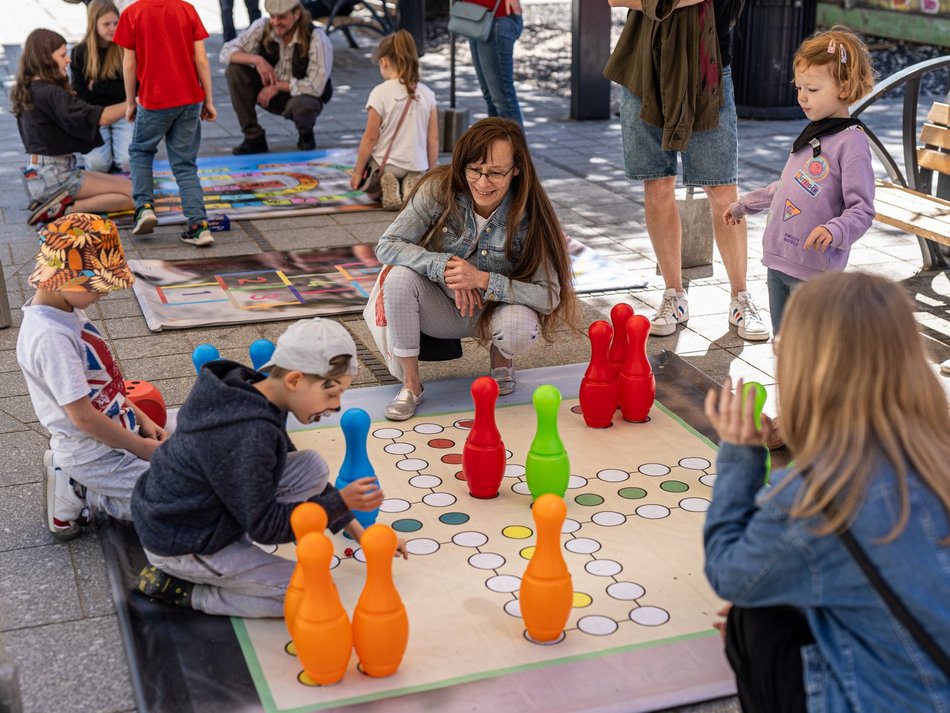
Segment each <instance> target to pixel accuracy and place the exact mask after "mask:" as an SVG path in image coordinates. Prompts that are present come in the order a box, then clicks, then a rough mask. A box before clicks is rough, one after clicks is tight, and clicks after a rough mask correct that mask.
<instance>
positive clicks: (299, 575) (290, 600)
mask: <svg viewBox="0 0 950 713" xmlns="http://www.w3.org/2000/svg"><path fill="white" fill-rule="evenodd" d="M290 529H292V530H293V531H294V537H295V538H296V539H297V542H300V541H301V540H302V539H303V536H304V535H309V534H310V533H311V532H320V533H322V532H323V531H324V530H326V529H327V511H326V510H324V509H323V508H322V507H320V506H319V505H317V504H316V503H311V502H306V503H300V505H298V506H297V507H295V508H294V511H293V512H292V513H290ZM303 585H304V581H303V567H301V566H300V562H298V563H297V566H296V567H294V573H293V574H292V575H291V576H290V584H289V585H288V586H287V593H286V594H285V595H284V624H285V625H286V626H287V631H288V632H290V636H291V637H293V635H294V621H296V619H297V609H299V608H300V600H301V599H302V598H303Z"/></svg>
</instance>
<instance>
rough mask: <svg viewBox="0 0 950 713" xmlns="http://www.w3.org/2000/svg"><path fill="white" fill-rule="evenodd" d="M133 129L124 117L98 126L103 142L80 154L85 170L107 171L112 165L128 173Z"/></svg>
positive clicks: (133, 126)
mask: <svg viewBox="0 0 950 713" xmlns="http://www.w3.org/2000/svg"><path fill="white" fill-rule="evenodd" d="M134 130H135V125H134V124H130V123H129V122H127V121H126V120H125V119H119V120H118V121H117V122H115V123H114V124H111V125H109V126H101V127H99V133H100V134H102V140H103V141H104V142H105V143H103V144H102V146H97V147H96V148H94V149H93V150H92V151H90V152H89V153H85V154H83V155H82V157H83V161H84V162H85V164H86V170H87V171H100V172H102V173H109V172H111V171H112V168H113V166H114V167H115V168H116V169H117V170H119V171H122V172H123V173H128V171H129V144H131V143H132V132H133V131H134Z"/></svg>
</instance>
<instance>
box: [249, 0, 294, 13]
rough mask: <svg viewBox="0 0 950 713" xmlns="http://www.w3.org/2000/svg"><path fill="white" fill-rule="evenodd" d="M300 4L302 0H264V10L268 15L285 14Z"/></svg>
mask: <svg viewBox="0 0 950 713" xmlns="http://www.w3.org/2000/svg"><path fill="white" fill-rule="evenodd" d="M255 4H257V3H255ZM299 5H300V0H264V10H265V11H266V12H267V14H268V15H283V14H284V13H285V12H290V11H291V10H293V9H294V8H295V7H298V6H299Z"/></svg>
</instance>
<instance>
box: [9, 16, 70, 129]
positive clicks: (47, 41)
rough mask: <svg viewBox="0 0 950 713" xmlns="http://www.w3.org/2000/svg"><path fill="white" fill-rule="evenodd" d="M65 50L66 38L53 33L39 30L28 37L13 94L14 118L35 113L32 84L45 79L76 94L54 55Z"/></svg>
mask: <svg viewBox="0 0 950 713" xmlns="http://www.w3.org/2000/svg"><path fill="white" fill-rule="evenodd" d="M65 46H66V38H65V37H63V36H62V35H61V34H59V33H58V32H53V31H52V30H45V29H43V28H39V29H37V30H33V31H32V32H31V33H30V34H28V35H27V36H26V42H24V43H23V54H21V55H20V62H19V64H18V65H17V70H16V83H15V84H14V85H13V89H12V90H11V91H10V111H11V112H12V113H13V115H14V116H20V114H22V113H23V112H24V111H30V110H32V109H33V93H32V92H30V82H32V81H33V80H34V79H42V80H45V81H47V82H50V83H51V84H56V85H58V86H60V87H62V88H63V89H65V90H66V91H72V87H71V86H70V85H69V80H68V79H67V78H66V76H65V75H64V74H63V73H62V72H60V71H59V65H57V64H56V60H54V59H53V52H55V51H56V50H58V49H59V48H60V47H65Z"/></svg>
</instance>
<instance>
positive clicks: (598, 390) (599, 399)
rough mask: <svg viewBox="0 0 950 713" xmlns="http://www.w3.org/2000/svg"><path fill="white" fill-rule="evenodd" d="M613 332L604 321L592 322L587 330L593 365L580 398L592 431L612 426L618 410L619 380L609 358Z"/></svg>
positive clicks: (586, 376)
mask: <svg viewBox="0 0 950 713" xmlns="http://www.w3.org/2000/svg"><path fill="white" fill-rule="evenodd" d="M612 332H613V329H612V328H611V326H610V324H609V323H608V322H605V321H604V320H602V319H598V320H597V321H596V322H592V323H591V325H590V327H588V328H587V336H588V337H590V364H589V365H588V367H587V371H586V372H585V373H584V378H583V379H581V390H580V394H579V397H580V402H581V413H583V414H584V423H586V424H587V425H588V426H590V427H591V428H608V427H609V426H612V425H613V421H614V412H615V411H616V410H617V398H618V397H617V379H616V378H615V377H614V372H613V368H612V367H611V364H610V360H609V356H608V349H609V348H610V336H611V333H612Z"/></svg>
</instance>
